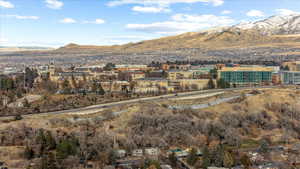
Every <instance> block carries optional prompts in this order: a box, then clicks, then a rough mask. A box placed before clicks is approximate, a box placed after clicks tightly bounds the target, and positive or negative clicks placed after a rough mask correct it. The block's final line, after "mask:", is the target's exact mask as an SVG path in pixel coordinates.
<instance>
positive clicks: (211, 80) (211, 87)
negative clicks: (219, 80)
mask: <svg viewBox="0 0 300 169" xmlns="http://www.w3.org/2000/svg"><path fill="white" fill-rule="evenodd" d="M207 88H208V89H214V88H216V86H215V83H214V81H213V79H212V78H210V79H209V81H208V83H207Z"/></svg>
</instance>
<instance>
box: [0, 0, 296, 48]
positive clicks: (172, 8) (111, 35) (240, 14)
mask: <svg viewBox="0 0 300 169" xmlns="http://www.w3.org/2000/svg"><path fill="white" fill-rule="evenodd" d="M296 12H300V0H0V45H1V46H36V45H38V46H51V47H58V46H62V45H65V44H68V43H71V42H72V43H78V44H83V45H86V44H93V45H112V44H123V43H128V42H137V41H141V40H147V39H153V38H158V37H162V36H168V35H175V34H180V33H184V32H190V31H200V30H204V29H207V28H210V27H218V26H228V25H234V24H237V23H239V22H245V21H255V20H260V19H263V18H266V17H269V16H272V15H288V14H293V13H296Z"/></svg>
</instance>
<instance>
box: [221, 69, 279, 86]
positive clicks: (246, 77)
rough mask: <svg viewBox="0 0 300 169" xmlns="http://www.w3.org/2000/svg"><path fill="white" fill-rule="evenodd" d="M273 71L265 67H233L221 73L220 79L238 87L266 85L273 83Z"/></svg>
mask: <svg viewBox="0 0 300 169" xmlns="http://www.w3.org/2000/svg"><path fill="white" fill-rule="evenodd" d="M272 72H273V69H270V68H264V67H249V68H246V67H233V68H223V69H222V70H220V71H219V78H220V79H223V80H224V81H225V82H227V83H230V84H231V85H236V86H249V85H266V84H270V83H271V82H272Z"/></svg>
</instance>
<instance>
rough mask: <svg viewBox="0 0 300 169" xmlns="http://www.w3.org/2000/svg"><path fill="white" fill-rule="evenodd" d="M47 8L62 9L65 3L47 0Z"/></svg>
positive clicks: (57, 0)
mask: <svg viewBox="0 0 300 169" xmlns="http://www.w3.org/2000/svg"><path fill="white" fill-rule="evenodd" d="M45 2H46V4H47V7H48V8H51V9H61V8H62V7H63V6H64V3H63V2H62V1H59V0H45Z"/></svg>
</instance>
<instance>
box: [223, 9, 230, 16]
mask: <svg viewBox="0 0 300 169" xmlns="http://www.w3.org/2000/svg"><path fill="white" fill-rule="evenodd" d="M231 13H232V11H229V10H224V11H222V12H221V14H222V15H228V14H231Z"/></svg>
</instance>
